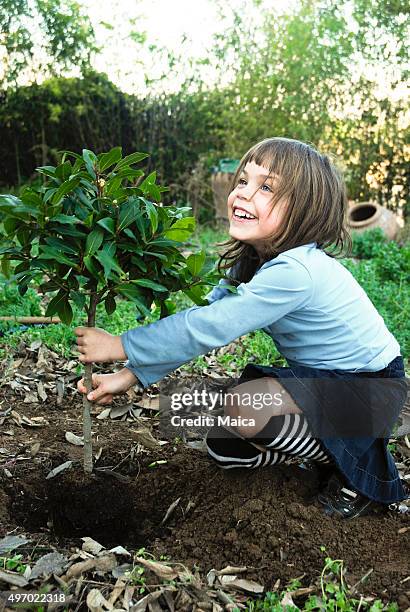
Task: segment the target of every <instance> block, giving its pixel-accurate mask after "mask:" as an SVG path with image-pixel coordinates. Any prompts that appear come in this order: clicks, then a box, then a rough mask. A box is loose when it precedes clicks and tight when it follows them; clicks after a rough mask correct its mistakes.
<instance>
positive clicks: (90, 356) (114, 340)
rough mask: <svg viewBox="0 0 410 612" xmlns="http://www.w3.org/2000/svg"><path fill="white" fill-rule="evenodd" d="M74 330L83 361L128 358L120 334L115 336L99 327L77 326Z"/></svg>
mask: <svg viewBox="0 0 410 612" xmlns="http://www.w3.org/2000/svg"><path fill="white" fill-rule="evenodd" d="M74 332H75V334H76V336H77V346H78V350H79V352H80V353H81V354H80V357H79V360H80V361H81V362H82V363H92V362H95V363H101V362H104V361H125V360H126V359H127V355H126V354H125V352H124V348H123V346H122V342H121V338H120V336H113V334H109V333H108V332H106V331H104V330H103V329H100V328H99V327H76V328H75V330H74Z"/></svg>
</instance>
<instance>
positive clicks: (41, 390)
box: [37, 381, 48, 402]
mask: <svg viewBox="0 0 410 612" xmlns="http://www.w3.org/2000/svg"><path fill="white" fill-rule="evenodd" d="M37 394H38V396H39V398H40V399H41V400H42V401H43V402H45V401H46V399H47V398H48V395H47V393H46V392H45V390H44V385H43V383H42V382H41V381H40V382H38V383H37Z"/></svg>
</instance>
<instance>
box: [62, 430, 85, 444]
mask: <svg viewBox="0 0 410 612" xmlns="http://www.w3.org/2000/svg"><path fill="white" fill-rule="evenodd" d="M65 439H66V440H67V442H69V443H70V444H74V446H84V440H83V438H81V437H80V436H77V435H76V434H75V433H73V432H72V431H66V433H65Z"/></svg>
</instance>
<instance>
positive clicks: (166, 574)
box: [135, 557, 178, 580]
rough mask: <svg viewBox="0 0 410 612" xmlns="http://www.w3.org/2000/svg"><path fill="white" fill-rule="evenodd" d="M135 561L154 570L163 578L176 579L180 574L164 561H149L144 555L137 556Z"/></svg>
mask: <svg viewBox="0 0 410 612" xmlns="http://www.w3.org/2000/svg"><path fill="white" fill-rule="evenodd" d="M135 561H136V562H137V563H140V564H141V565H143V566H144V567H146V568H147V569H149V570H151V571H152V572H154V574H156V575H157V576H158V577H159V578H161V580H174V579H175V578H176V577H177V576H178V572H176V571H175V570H174V569H172V567H169V565H164V563H158V562H157V561H149V560H148V559H143V558H142V557H135Z"/></svg>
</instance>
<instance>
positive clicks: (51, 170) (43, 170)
mask: <svg viewBox="0 0 410 612" xmlns="http://www.w3.org/2000/svg"><path fill="white" fill-rule="evenodd" d="M36 172H38V173H39V174H44V175H46V176H51V177H52V178H54V177H55V173H56V169H55V167H54V166H39V167H38V168H36Z"/></svg>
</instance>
